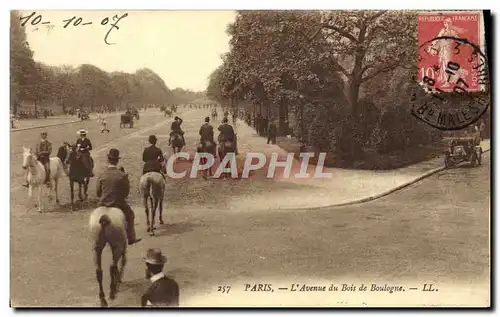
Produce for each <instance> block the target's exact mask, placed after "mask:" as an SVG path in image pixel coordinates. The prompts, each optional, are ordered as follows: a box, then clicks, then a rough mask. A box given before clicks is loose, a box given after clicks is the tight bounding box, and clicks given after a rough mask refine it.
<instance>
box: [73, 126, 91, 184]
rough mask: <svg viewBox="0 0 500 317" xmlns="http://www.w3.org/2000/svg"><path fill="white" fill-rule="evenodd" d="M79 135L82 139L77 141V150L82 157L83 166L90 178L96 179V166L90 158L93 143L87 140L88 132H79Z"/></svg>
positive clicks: (83, 130) (82, 130)
mask: <svg viewBox="0 0 500 317" xmlns="http://www.w3.org/2000/svg"><path fill="white" fill-rule="evenodd" d="M78 134H79V135H80V138H79V139H78V140H76V147H77V150H78V152H79V153H80V155H81V156H82V162H83V165H84V166H85V167H86V168H87V170H88V171H89V176H90V177H94V173H93V172H92V169H93V165H94V164H93V162H92V158H91V157H90V151H91V150H92V143H91V142H90V140H89V139H88V138H87V130H85V129H81V130H78Z"/></svg>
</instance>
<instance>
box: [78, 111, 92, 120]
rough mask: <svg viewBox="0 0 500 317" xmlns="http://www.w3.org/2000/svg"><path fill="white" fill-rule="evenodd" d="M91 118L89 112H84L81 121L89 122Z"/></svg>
mask: <svg viewBox="0 0 500 317" xmlns="http://www.w3.org/2000/svg"><path fill="white" fill-rule="evenodd" d="M89 118H90V117H89V114H88V113H87V112H82V113H81V114H80V119H81V120H82V121H83V120H88V119H89Z"/></svg>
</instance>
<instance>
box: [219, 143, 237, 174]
mask: <svg viewBox="0 0 500 317" xmlns="http://www.w3.org/2000/svg"><path fill="white" fill-rule="evenodd" d="M235 151H236V142H235V141H220V140H219V151H218V152H219V159H220V162H221V163H222V161H223V160H224V158H225V157H226V155H227V154H228V153H232V154H233V155H234V154H235ZM228 164H229V163H228ZM225 167H227V165H226V166H225ZM227 176H228V175H227V173H222V177H223V178H226V177H227Z"/></svg>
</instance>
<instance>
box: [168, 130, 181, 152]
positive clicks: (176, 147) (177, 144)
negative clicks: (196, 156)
mask: <svg viewBox="0 0 500 317" xmlns="http://www.w3.org/2000/svg"><path fill="white" fill-rule="evenodd" d="M170 145H171V146H172V149H173V151H174V153H179V152H180V151H181V150H182V147H183V146H184V145H183V144H182V135H180V134H179V133H172V135H171V136H170Z"/></svg>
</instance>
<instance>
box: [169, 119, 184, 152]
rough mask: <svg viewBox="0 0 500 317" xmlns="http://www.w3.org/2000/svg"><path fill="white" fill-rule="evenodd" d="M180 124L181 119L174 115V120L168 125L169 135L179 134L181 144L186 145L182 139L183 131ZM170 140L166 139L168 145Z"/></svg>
mask: <svg viewBox="0 0 500 317" xmlns="http://www.w3.org/2000/svg"><path fill="white" fill-rule="evenodd" d="M181 124H182V119H181V118H179V117H177V116H175V118H174V122H172V125H171V126H170V130H172V131H170V136H172V135H174V134H179V135H180V136H181V139H182V146H185V145H186V141H185V140H184V131H182V129H181ZM170 144H171V142H170V139H169V140H168V145H170Z"/></svg>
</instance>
